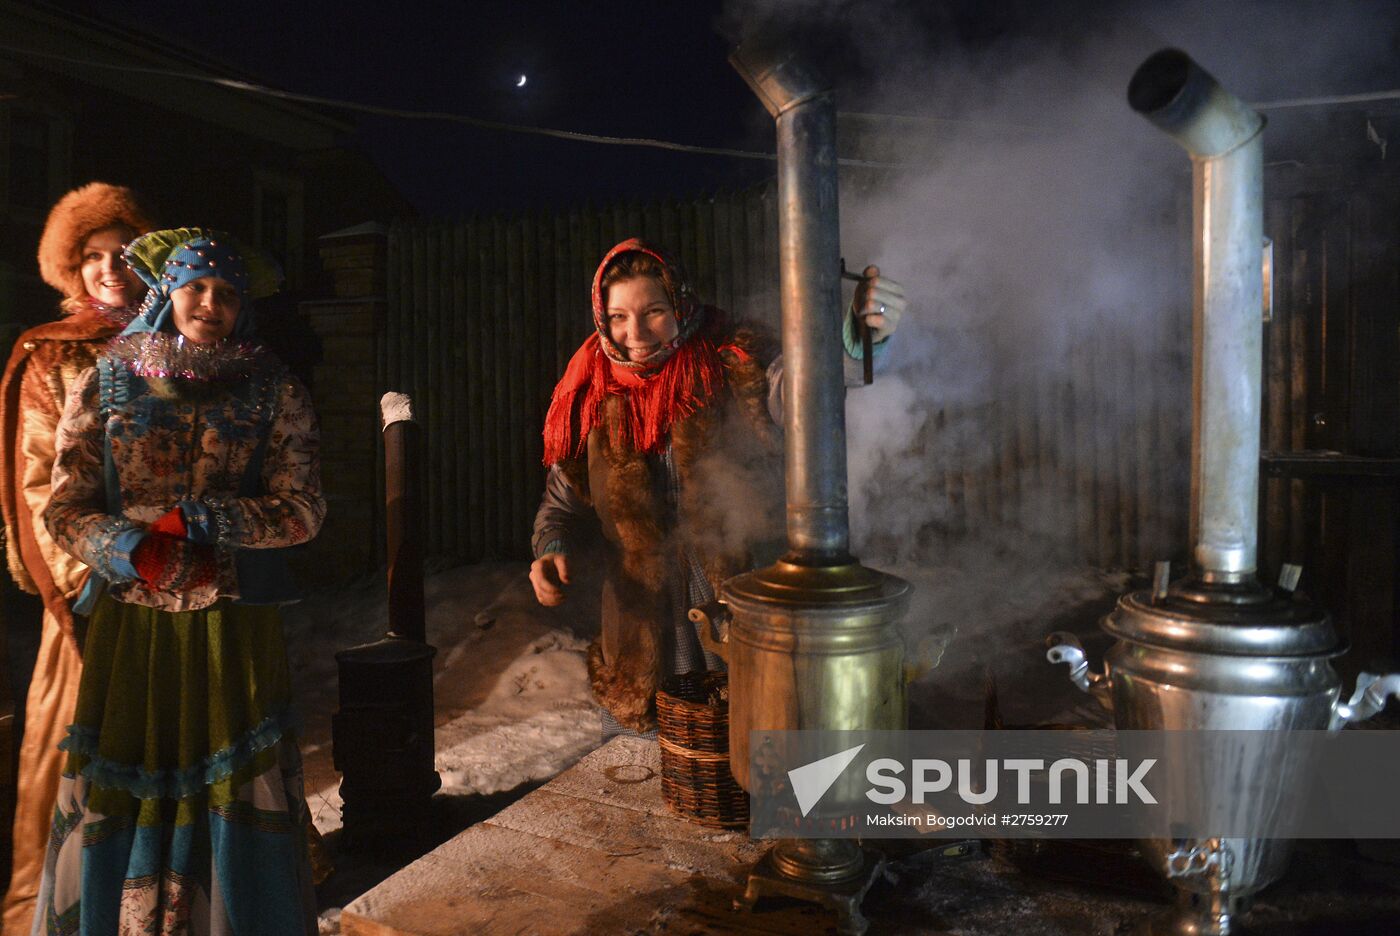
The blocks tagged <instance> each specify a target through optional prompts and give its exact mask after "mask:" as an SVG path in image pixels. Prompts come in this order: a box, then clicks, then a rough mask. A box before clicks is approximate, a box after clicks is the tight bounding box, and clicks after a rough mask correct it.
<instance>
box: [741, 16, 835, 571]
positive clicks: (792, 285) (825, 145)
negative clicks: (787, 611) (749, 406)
mask: <svg viewBox="0 0 1400 936" xmlns="http://www.w3.org/2000/svg"><path fill="white" fill-rule="evenodd" d="M730 62H731V63H732V64H733V66H734V68H735V69H736V70H737V71H738V72H739V74H740V75H742V76H743V78H744V80H745V81H747V82H748V84H749V86H750V87H751V88H752V89H753V91H754V93H755V94H757V95H758V97H759V99H760V100H762V101H763V105H764V106H765V107H766V108H767V109H768V112H769V113H770V114H772V115H773V118H774V120H775V121H776V122H777V133H778V256H779V262H778V266H779V282H780V287H781V290H782V314H783V327H782V335H783V428H784V431H785V433H786V445H785V448H784V457H785V459H786V469H787V538H788V547H789V549H790V552H789V558H790V559H791V560H792V561H794V562H797V563H799V564H801V565H810V566H820V565H844V564H846V563H849V562H850V561H851V559H850V524H849V515H848V510H847V500H846V402H845V382H844V379H843V376H842V366H841V274H840V269H841V266H840V264H841V246H840V230H841V224H840V217H839V215H838V212H837V203H836V201H837V163H836V104H835V101H834V99H833V97H832V93H831V87H830V85H829V84H828V83H827V82H826V80H825V79H824V78H822V77H821V76H820V75H819V74H818V73H817V72H816V71H814V70H813V69H811V68H809V67H807V66H806V65H805V64H804V63H803V62H802V61H801V60H800V59H798V58H797V57H796V56H794V55H791V54H782V53H780V52H778V51H777V50H776V49H774V48H773V47H772V46H764V45H761V44H756V43H755V44H746V45H745V46H742V47H740V48H739V49H736V50H735V51H734V53H733V54H732V55H731V56H730Z"/></svg>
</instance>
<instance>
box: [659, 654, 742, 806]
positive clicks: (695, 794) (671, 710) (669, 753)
mask: <svg viewBox="0 0 1400 936" xmlns="http://www.w3.org/2000/svg"><path fill="white" fill-rule="evenodd" d="M656 718H657V722H658V723H659V724H660V731H658V732H657V740H658V741H659V742H660V744H661V797H662V799H664V800H665V801H666V805H667V806H669V807H670V808H671V810H672V811H673V812H675V813H678V814H679V815H682V816H684V817H685V818H687V819H690V820H692V821H694V822H698V823H700V824H701V825H707V826H714V827H717V828H726V829H729V828H738V827H741V826H746V825H748V822H749V795H748V794H747V793H745V792H744V791H743V789H742V788H741V787H740V786H739V784H738V783H736V782H734V774H733V773H731V772H730V770H729V678H728V676H727V675H726V674H724V673H693V674H687V675H685V676H675V677H672V678H671V679H669V680H667V682H666V684H665V685H664V686H663V687H662V688H661V690H660V691H658V692H657V693H656Z"/></svg>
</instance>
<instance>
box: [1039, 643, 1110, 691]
mask: <svg viewBox="0 0 1400 936" xmlns="http://www.w3.org/2000/svg"><path fill="white" fill-rule="evenodd" d="M1045 646H1047V647H1049V649H1048V650H1046V651H1045V659H1047V660H1049V661H1050V662H1051V663H1067V664H1069V678H1070V681H1071V682H1073V683H1074V684H1075V685H1076V686H1078V687H1079V691H1080V692H1087V693H1088V694H1089V695H1091V696H1093V697H1094V700H1095V701H1096V702H1098V703H1099V704H1100V705H1102V706H1103V707H1104V708H1106V709H1108V710H1110V711H1112V709H1113V699H1112V696H1111V695H1110V694H1109V679H1108V675H1107V674H1106V673H1096V672H1094V671H1093V670H1091V669H1089V658H1088V657H1087V656H1085V655H1084V645H1083V644H1081V643H1080V642H1079V638H1078V637H1076V636H1074V635H1073V634H1071V633H1070V632H1069V631H1055V633H1053V634H1051V635H1050V636H1049V637H1046V638H1045Z"/></svg>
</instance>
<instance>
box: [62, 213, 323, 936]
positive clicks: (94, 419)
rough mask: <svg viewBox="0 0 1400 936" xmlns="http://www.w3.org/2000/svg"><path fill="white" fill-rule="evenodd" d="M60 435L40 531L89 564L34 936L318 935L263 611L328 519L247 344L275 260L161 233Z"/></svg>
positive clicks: (281, 597) (285, 383) (299, 440)
mask: <svg viewBox="0 0 1400 936" xmlns="http://www.w3.org/2000/svg"><path fill="white" fill-rule="evenodd" d="M126 258H127V260H128V262H130V263H131V265H132V267H133V268H134V269H135V270H136V271H137V272H138V273H139V274H140V276H141V278H142V279H143V280H145V282H146V283H147V284H148V285H149V286H150V292H149V293H148V294H147V297H146V300H145V302H144V303H143V304H142V306H141V310H140V312H139V314H138V315H137V317H136V318H135V319H134V320H133V321H132V323H131V325H129V326H128V327H127V329H126V330H125V331H124V332H123V334H122V336H121V337H120V338H118V339H116V340H115V341H113V342H112V344H111V345H109V347H108V349H107V350H106V352H104V354H103V355H102V357H100V358H99V359H98V362H97V366H96V367H95V368H93V369H91V370H89V371H86V372H85V373H84V374H83V375H82V376H81V377H80V378H79V379H78V382H77V385H76V386H75V388H74V393H73V396H72V397H71V398H70V400H69V402H68V406H67V408H66V409H65V410H64V414H63V420H62V422H61V423H60V424H59V428H58V445H57V458H56V462H55V465H54V474H53V495H52V498H51V500H50V503H49V507H48V510H47V511H46V513H45V520H46V522H47V524H48V528H49V532H50V533H51V534H52V536H53V538H54V541H55V542H56V543H58V544H59V545H60V546H61V547H63V548H64V549H66V550H67V551H68V552H69V553H71V554H72V555H73V556H74V557H76V558H77V559H79V560H81V561H82V562H85V563H87V564H88V565H89V566H90V567H91V568H92V571H93V574H92V577H91V578H90V580H89V585H88V587H87V588H85V590H84V594H83V596H82V597H81V598H80V602H79V603H80V606H85V605H86V604H88V603H90V604H91V605H92V611H91V616H90V618H89V623H88V630H87V641H86V644H85V647H84V653H85V658H84V669H83V675H82V683H81V686H80V687H79V690H78V701H77V708H76V713H75V716H74V720H73V725H72V727H70V728H69V730H68V737H67V739H66V740H65V741H64V742H63V745H62V747H63V749H64V750H65V751H67V752H68V758H67V761H66V764H65V768H64V772H63V778H62V781H61V783H60V786H59V791H58V802H57V806H56V809H55V813H54V818H53V831H52V841H51V844H50V846H49V851H48V856H47V861H46V863H45V866H44V875H43V881H42V884H41V886H40V891H39V908H38V912H39V914H40V915H41V916H40V918H39V919H40V921H41V923H42V925H41V926H40V927H38V928H37V931H39V932H45V933H69V932H73V931H74V929H75V928H77V927H78V926H79V925H81V929H82V931H83V932H102V933H108V932H113V933H114V932H122V933H127V932H132V933H145V932H199V933H213V934H224V933H230V934H249V936H253V934H257V936H280V934H304V933H314V932H315V931H316V921H315V900H314V895H313V893H312V891H311V880H310V871H309V867H308V862H307V843H306V836H307V830H308V828H309V814H308V812H307V809H306V804H305V801H304V799H303V791H302V781H301V767H300V760H299V756H298V754H297V750H296V745H295V742H294V740H293V738H292V735H291V713H290V703H291V689H290V684H289V673H288V665H287V655H286V648H285V645H284V642H283V637H282V623H281V618H280V615H279V614H278V610H277V605H279V604H283V603H286V602H288V601H292V600H295V597H296V596H295V590H294V588H293V586H292V584H291V582H290V580H289V578H288V576H287V569H286V566H285V562H284V561H283V555H282V552H281V549H282V548H284V547H288V546H293V545H296V544H299V543H304V542H306V541H308V540H310V539H311V538H312V537H313V536H315V535H316V532H317V531H318V530H319V529H320V526H321V520H322V518H323V517H324V515H325V508H326V504H325V499H324V498H323V497H322V495H321V485H320V468H319V458H318V453H317V430H316V419H315V414H314V413H313V412H312V408H311V401H310V398H309V396H308V394H307V392H306V389H305V388H304V387H303V386H302V385H301V384H300V383H299V382H298V381H297V380H296V379H295V378H294V377H292V376H291V375H290V374H289V373H288V372H287V369H286V367H285V366H284V365H283V364H282V363H281V362H280V361H278V360H277V359H276V358H275V357H273V356H272V355H271V354H270V353H268V352H267V351H266V350H265V349H264V348H263V347H262V345H260V344H258V343H256V342H255V341H254V340H253V335H252V334H251V323H252V321H253V318H252V313H251V308H250V305H251V300H252V299H253V298H254V297H256V296H260V295H266V294H268V293H270V292H271V291H273V289H275V286H276V279H277V276H276V273H275V270H273V269H272V267H271V264H270V263H266V262H264V261H261V260H260V259H259V258H258V257H257V256H255V255H252V254H250V253H249V252H248V251H246V250H245V249H243V248H242V247H240V246H238V245H237V244H236V243H234V242H233V241H232V240H231V239H230V238H228V237H227V236H225V235H222V234H215V233H212V232H207V231H204V230H200V229H188V228H187V229H180V230H175V231H157V232H154V233H151V234H147V235H145V236H144V237H140V238H137V239H136V240H135V241H133V242H132V243H131V244H130V246H128V247H127V250H126Z"/></svg>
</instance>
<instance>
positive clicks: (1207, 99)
mask: <svg viewBox="0 0 1400 936" xmlns="http://www.w3.org/2000/svg"><path fill="white" fill-rule="evenodd" d="M1128 101H1129V103H1130V104H1131V105H1132V107H1133V109H1134V110H1136V111H1137V112H1138V113H1140V114H1142V115H1143V116H1145V117H1146V118H1147V119H1148V120H1150V121H1152V123H1154V124H1156V125H1157V126H1158V127H1159V128H1160V129H1162V130H1163V131H1165V132H1166V133H1167V134H1169V135H1170V136H1171V137H1172V138H1173V139H1174V140H1176V142H1177V143H1179V144H1180V145H1181V146H1182V147H1183V148H1185V150H1186V151H1187V153H1189V154H1190V156H1191V164H1192V188H1193V208H1192V216H1193V220H1192V227H1193V251H1194V257H1193V260H1194V263H1193V270H1194V272H1193V280H1194V288H1193V299H1192V305H1193V316H1194V325H1195V327H1194V330H1193V334H1194V348H1193V363H1192V366H1193V385H1192V407H1193V414H1192V415H1193V419H1192V427H1193V429H1192V439H1191V558H1192V563H1193V567H1194V571H1195V573H1196V574H1197V575H1198V576H1199V577H1200V578H1201V579H1202V580H1203V581H1206V582H1209V583H1218V584H1242V583H1246V582H1249V581H1252V580H1253V578H1254V574H1255V571H1256V567H1257V552H1258V535H1259V530H1258V501H1259V421H1260V405H1261V369H1262V365H1263V330H1264V327H1263V321H1262V311H1261V310H1262V306H1263V275H1262V265H1263V240H1264V233H1263V216H1264V213H1263V207H1262V205H1263V201H1262V200H1263V178H1264V162H1263V146H1262V142H1261V141H1262V138H1263V133H1262V131H1263V129H1264V118H1263V117H1262V116H1260V115H1259V114H1258V113H1256V112H1255V111H1253V110H1251V109H1250V108H1249V106H1248V105H1246V104H1245V103H1244V102H1242V101H1240V100H1239V99H1238V98H1236V97H1235V96H1234V95H1232V94H1230V93H1229V92H1228V91H1226V90H1225V89H1224V88H1222V87H1221V86H1220V85H1219V84H1217V83H1216V81H1215V79H1214V78H1212V77H1211V76H1210V74H1208V73H1207V72H1206V71H1205V70H1204V69H1202V68H1201V67H1200V66H1199V65H1197V64H1196V63H1195V62H1194V61H1192V60H1191V58H1190V57H1189V56H1188V55H1186V53H1184V52H1181V51H1178V50H1176V49H1164V50H1163V51H1161V52H1158V53H1157V54H1155V55H1153V56H1152V57H1151V58H1149V59H1148V60H1147V61H1146V62H1144V63H1143V64H1142V66H1141V67H1139V68H1138V70H1137V73H1136V74H1134V76H1133V79H1132V82H1131V84H1130V85H1129V87H1128Z"/></svg>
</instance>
